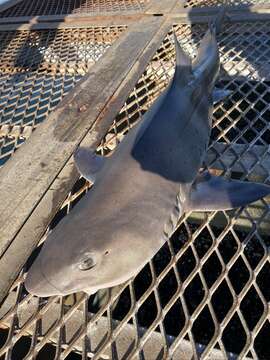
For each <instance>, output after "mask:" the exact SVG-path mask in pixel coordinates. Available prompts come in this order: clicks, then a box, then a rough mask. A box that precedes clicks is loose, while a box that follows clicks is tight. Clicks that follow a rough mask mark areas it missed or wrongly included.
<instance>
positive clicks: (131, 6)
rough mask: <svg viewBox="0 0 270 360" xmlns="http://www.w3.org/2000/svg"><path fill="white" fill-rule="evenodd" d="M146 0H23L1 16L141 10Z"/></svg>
mask: <svg viewBox="0 0 270 360" xmlns="http://www.w3.org/2000/svg"><path fill="white" fill-rule="evenodd" d="M147 2H148V0H48V1H45V0H36V1H32V0H23V1H22V2H20V3H18V4H17V5H15V6H13V7H11V8H9V9H7V10H5V11H3V12H1V14H0V16H1V17H10V16H37V15H62V14H83V13H88V14H89V13H97V14H98V13H105V12H109V13H122V12H124V11H142V10H143V9H144V7H145V4H146V3H147Z"/></svg>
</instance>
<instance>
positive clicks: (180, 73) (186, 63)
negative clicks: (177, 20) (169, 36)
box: [173, 33, 192, 85]
mask: <svg viewBox="0 0 270 360" xmlns="http://www.w3.org/2000/svg"><path fill="white" fill-rule="evenodd" d="M173 35H174V44H175V54H176V65H175V73H174V78H173V81H174V82H176V83H177V84H179V85H186V84H188V83H189V81H190V79H191V77H192V69H191V59H190V57H189V56H188V55H187V54H186V53H185V52H184V50H183V49H182V48H181V46H180V44H179V42H178V40H177V37H176V35H175V33H173Z"/></svg>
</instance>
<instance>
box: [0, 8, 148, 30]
mask: <svg viewBox="0 0 270 360" xmlns="http://www.w3.org/2000/svg"><path fill="white" fill-rule="evenodd" d="M142 16H145V15H144V14H142V13H138V12H137V11H127V12H121V14H117V13H109V12H108V13H88V14H71V15H40V16H18V17H5V18H0V25H8V24H10V25H12V24H13V25H14V24H17V26H18V24H29V25H30V26H31V25H34V24H39V23H50V24H51V25H52V26H54V27H57V25H59V24H62V23H68V24H73V25H74V26H77V27H80V26H85V25H87V24H88V25H89V23H90V24H91V23H92V22H93V23H96V24H100V23H105V24H106V23H110V22H121V23H123V25H126V23H127V22H132V21H136V20H139V19H140V18H141V17H142Z"/></svg>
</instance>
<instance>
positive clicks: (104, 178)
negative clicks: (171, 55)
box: [25, 24, 270, 297]
mask: <svg viewBox="0 0 270 360" xmlns="http://www.w3.org/2000/svg"><path fill="white" fill-rule="evenodd" d="M216 27H217V24H213V25H211V26H210V29H209V30H208V32H207V33H206V35H205V36H204V38H203V39H202V41H201V45H200V47H199V50H198V56H197V58H196V59H195V61H194V62H193V64H192V63H191V60H190V58H189V57H188V56H187V55H186V54H185V53H184V52H183V51H182V49H181V47H180V46H179V43H178V41H177V39H176V38H175V47H176V67H175V74H174V77H173V79H172V81H171V82H170V84H169V85H168V87H167V89H166V90H165V91H164V92H163V94H161V96H160V97H159V98H158V99H157V100H156V102H155V103H154V104H153V106H152V107H151V108H150V109H149V111H148V112H147V113H146V114H145V116H144V119H143V121H142V122H141V123H140V124H138V125H137V126H136V127H134V128H133V129H132V130H131V131H130V132H129V133H128V134H127V136H126V137H125V138H124V139H123V141H122V142H121V143H120V145H119V146H118V147H117V149H116V151H115V152H114V153H113V155H112V156H110V157H109V158H106V159H103V158H102V157H100V156H97V155H95V154H94V153H93V152H91V151H90V150H88V149H84V148H80V149H78V150H77V152H76V153H75V155H74V157H75V162H76V165H77V167H78V170H79V171H80V173H81V174H82V175H83V176H84V177H86V178H87V179H88V180H90V181H91V182H93V183H94V185H93V188H92V189H91V191H89V192H88V193H87V194H86V195H85V196H84V198H83V199H81V200H80V202H79V203H78V204H77V205H76V207H75V208H74V209H73V210H72V211H71V212H70V214H68V215H67V216H66V217H65V218H64V219H63V220H62V221H60V223H59V224H58V225H57V226H56V227H55V229H54V230H53V231H52V232H51V233H50V234H49V236H48V239H47V241H46V242H45V244H44V246H43V248H42V249H41V252H40V254H39V255H38V257H37V259H36V260H35V262H34V264H33V265H32V267H31V268H30V270H29V272H28V275H27V278H26V281H25V287H26V289H27V290H28V292H29V293H32V294H34V295H37V296H41V297H42V296H45V297H46V296H51V295H68V294H71V293H73V292H77V291H84V292H87V293H88V294H93V293H95V292H96V291H98V290H100V289H105V288H109V287H112V286H116V285H119V284H120V283H122V282H125V281H126V280H128V279H130V278H131V277H132V276H134V275H135V274H137V273H138V272H139V270H141V269H142V268H143V266H144V265H145V264H146V263H147V262H148V261H149V260H150V259H151V258H152V257H153V255H154V254H155V253H156V252H157V251H158V250H159V249H160V248H161V246H162V245H163V244H164V242H165V241H166V240H167V239H168V237H169V236H170V235H171V234H172V232H173V231H174V230H175V226H176V223H177V219H178V218H179V217H180V216H181V215H182V214H183V213H184V212H185V211H190V210H194V211H196V210H197V211H211V210H226V209H231V208H234V207H239V206H244V205H246V204H248V203H250V202H253V201H256V200H258V199H260V198H262V197H263V196H265V195H267V194H269V193H270V187H269V186H266V185H263V184H255V183H249V182H239V181H229V180H226V179H223V178H219V177H215V176H212V175H210V174H209V173H207V172H205V173H202V174H200V173H199V169H200V168H201V166H202V163H203V160H204V157H205V153H206V149H207V146H208V142H209V138H210V132H211V127H212V111H213V101H215V100H216V101H218V100H220V99H222V97H223V96H225V95H227V92H223V91H222V90H216V89H215V88H214V84H215V81H216V79H217V76H218V74H219V52H218V46H217V41H216ZM170 214H171V215H170Z"/></svg>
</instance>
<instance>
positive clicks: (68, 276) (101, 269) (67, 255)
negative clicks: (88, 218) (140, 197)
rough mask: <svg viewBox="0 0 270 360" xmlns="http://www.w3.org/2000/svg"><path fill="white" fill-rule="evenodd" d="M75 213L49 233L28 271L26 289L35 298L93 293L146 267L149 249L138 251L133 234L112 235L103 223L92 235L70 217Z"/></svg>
mask: <svg viewBox="0 0 270 360" xmlns="http://www.w3.org/2000/svg"><path fill="white" fill-rule="evenodd" d="M82 200H84V199H82ZM74 210H75V214H76V213H77V212H76V209H74ZM73 214H74V213H73ZM73 214H72V213H70V214H69V215H68V216H67V217H66V218H65V219H63V220H62V221H61V222H60V223H59V224H58V225H57V226H56V228H55V229H54V230H53V231H52V232H51V233H50V234H49V236H48V238H47V239H46V241H45V243H44V245H43V247H42V249H41V252H40V254H39V255H38V257H37V258H36V260H35V261H34V263H33V265H32V266H31V268H30V269H29V271H28V274H27V277H26V280H25V288H26V290H27V291H28V292H29V293H31V294H32V295H36V296H39V297H48V296H53V295H62V296H64V295H69V294H72V293H74V292H79V291H84V292H86V293H88V294H93V293H95V292H96V291H97V290H99V289H102V288H109V287H113V286H116V285H118V284H121V283H123V282H125V281H126V280H128V279H130V278H131V277H132V276H133V275H134V274H135V273H136V272H137V271H139V270H140V268H141V267H142V266H143V265H144V263H145V260H146V259H145V254H146V251H149V250H145V251H144V249H142V251H139V252H138V251H136V250H138V249H136V248H137V243H136V239H134V238H133V237H132V234H128V233H124V232H123V231H121V229H122V228H121V227H120V228H119V230H117V229H116V231H114V232H113V233H110V231H108V229H107V228H106V225H104V224H103V225H102V224H101V225H100V226H97V227H95V228H97V232H96V233H95V232H93V233H92V234H91V232H89V228H88V231H87V233H86V231H84V229H83V227H80V225H79V224H76V220H75V219H74V218H73V216H71V217H70V215H73ZM72 218H73V219H72ZM75 229H77V230H75ZM150 256H151V254H150V253H149V256H148V258H149V257H150Z"/></svg>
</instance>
